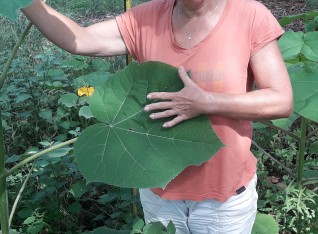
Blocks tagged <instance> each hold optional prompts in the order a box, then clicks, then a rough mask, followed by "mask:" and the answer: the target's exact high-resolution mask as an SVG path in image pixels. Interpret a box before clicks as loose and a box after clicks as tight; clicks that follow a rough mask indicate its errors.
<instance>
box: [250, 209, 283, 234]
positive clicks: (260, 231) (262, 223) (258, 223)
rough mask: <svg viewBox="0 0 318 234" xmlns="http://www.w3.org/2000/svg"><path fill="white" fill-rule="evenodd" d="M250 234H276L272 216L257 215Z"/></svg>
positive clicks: (276, 228)
mask: <svg viewBox="0 0 318 234" xmlns="http://www.w3.org/2000/svg"><path fill="white" fill-rule="evenodd" d="M252 234H278V224H277V222H276V221H275V219H274V218H273V217H272V216H270V215H266V214H259V213H258V214H257V215H256V220H255V223H254V226H253V230H252Z"/></svg>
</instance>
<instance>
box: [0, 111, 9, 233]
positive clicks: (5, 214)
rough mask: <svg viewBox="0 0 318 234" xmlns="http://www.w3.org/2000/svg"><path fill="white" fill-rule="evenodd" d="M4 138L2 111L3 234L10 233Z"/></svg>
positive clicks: (0, 179) (0, 184) (0, 202)
mask: <svg viewBox="0 0 318 234" xmlns="http://www.w3.org/2000/svg"><path fill="white" fill-rule="evenodd" d="M4 157H5V155H4V137H3V128H2V118H1V110H0V219H1V231H2V233H3V234H8V233H9V222H8V214H9V211H8V194H7V181H6V177H5V176H3V174H4V173H5V167H4V163H5V159H4Z"/></svg>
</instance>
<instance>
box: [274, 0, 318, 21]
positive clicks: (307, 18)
mask: <svg viewBox="0 0 318 234" xmlns="http://www.w3.org/2000/svg"><path fill="white" fill-rule="evenodd" d="M308 1H311V0H308ZM312 1H315V0H312ZM316 16H318V11H310V12H306V13H302V14H297V15H288V16H285V17H283V18H281V19H280V20H279V21H278V22H279V23H280V25H281V26H283V27H284V26H286V25H287V24H289V23H291V22H293V21H295V20H297V19H302V20H304V21H306V22H308V21H310V20H312V19H314V17H316Z"/></svg>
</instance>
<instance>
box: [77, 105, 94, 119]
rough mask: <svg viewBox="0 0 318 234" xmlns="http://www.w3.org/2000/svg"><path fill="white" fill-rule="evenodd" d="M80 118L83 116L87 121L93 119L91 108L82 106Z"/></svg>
mask: <svg viewBox="0 0 318 234" xmlns="http://www.w3.org/2000/svg"><path fill="white" fill-rule="evenodd" d="M78 115H79V116H83V117H84V118H85V119H90V118H93V117H94V115H93V114H92V111H91V108H89V106H82V107H81V109H80V110H79V113H78Z"/></svg>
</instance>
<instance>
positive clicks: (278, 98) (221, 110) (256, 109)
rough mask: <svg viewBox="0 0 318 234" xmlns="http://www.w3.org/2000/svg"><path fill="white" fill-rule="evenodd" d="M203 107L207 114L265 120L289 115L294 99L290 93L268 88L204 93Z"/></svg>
mask: <svg viewBox="0 0 318 234" xmlns="http://www.w3.org/2000/svg"><path fill="white" fill-rule="evenodd" d="M204 96H205V98H204V99H202V102H201V104H200V105H201V108H202V110H205V112H206V114H215V115H222V116H226V117H229V118H236V119H248V120H265V119H277V118H285V117H288V116H289V115H290V114H291V112H292V106H293V100H292V98H291V96H290V95H285V94H284V93H282V92H278V91H275V90H274V89H271V88H267V89H261V90H255V91H252V92H248V93H246V94H224V93H208V92H206V93H205V94H204Z"/></svg>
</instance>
